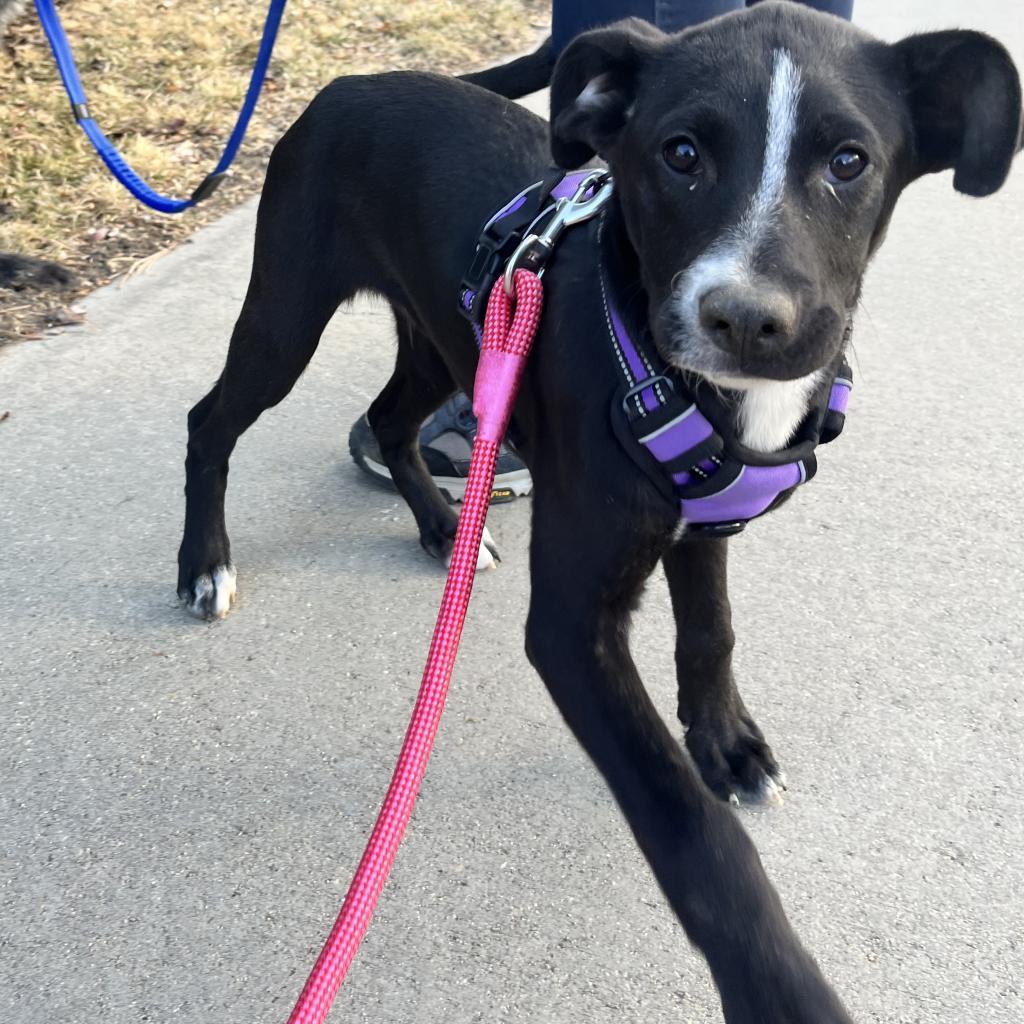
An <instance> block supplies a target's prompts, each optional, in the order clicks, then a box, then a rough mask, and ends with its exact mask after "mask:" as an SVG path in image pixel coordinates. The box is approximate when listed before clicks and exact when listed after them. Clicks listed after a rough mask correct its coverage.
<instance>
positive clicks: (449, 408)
mask: <svg viewBox="0 0 1024 1024" xmlns="http://www.w3.org/2000/svg"><path fill="white" fill-rule="evenodd" d="M475 437H476V417H475V416H474V415H473V406H472V404H471V403H470V401H469V399H468V398H467V397H466V396H465V395H462V394H458V395H456V396H455V397H454V398H450V399H448V401H447V402H445V403H444V405H442V406H441V408H440V409H438V410H437V412H435V413H434V415H433V416H431V417H430V419H428V420H427V421H426V423H424V424H423V427H422V429H421V430H420V454H421V455H422V456H423V461H424V462H425V463H426V465H427V471H428V472H429V473H430V475H431V477H433V480H434V483H436V484H437V486H438V489H439V490H440V491H441V493H442V494H443V495H444V496H445V497H446V498H447V499H448V501H450V502H451V503H452V504H455V503H456V502H459V501H462V499H463V497H464V496H465V494H466V478H467V477H468V476H469V459H470V455H471V454H472V451H473V439H474V438H475ZM348 450H349V452H351V454H352V458H353V459H354V460H355V463H356V465H357V466H359V468H360V469H362V470H364V471H365V472H366V473H368V474H369V475H370V476H371V477H373V478H374V479H375V480H377V481H378V482H379V483H382V484H385V485H386V486H388V487H394V484H393V483H392V482H391V473H390V472H389V471H388V467H387V466H385V465H384V459H383V457H382V456H381V454H380V447H379V446H378V444H377V439H376V438H375V437H374V436H373V430H372V428H371V427H370V421H369V420H368V419H367V418H366V414H365V413H364V414H363V415H362V416H360V417H359V419H358V420H356V422H355V423H354V424H353V425H352V429H351V430H350V431H349V435H348ZM532 490H533V480H532V479H531V478H530V471H529V470H528V469H527V468H526V466H525V465H524V464H523V461H522V460H521V459H520V458H519V456H518V455H516V453H515V452H514V451H513V450H512V449H511V448H510V447H509V446H508V444H503V445H502V446H501V450H500V451H499V453H498V465H497V469H496V471H495V475H494V488H493V489H492V491H491V504H492V505H494V504H498V503H500V502H505V501H514V500H515V499H516V498H518V497H520V496H521V495H525V494H529V493H530V491H532Z"/></svg>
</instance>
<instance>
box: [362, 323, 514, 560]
mask: <svg viewBox="0 0 1024 1024" xmlns="http://www.w3.org/2000/svg"><path fill="white" fill-rule="evenodd" d="M395 323H396V326H397V329H398V354H397V356H396V358H395V369H394V373H392V375H391V379H390V380H389V381H388V382H387V384H386V385H385V386H384V389H383V390H382V391H381V393H380V394H379V395H378V396H377V398H376V399H374V401H373V403H372V404H371V406H370V408H369V410H368V412H367V419H368V421H369V425H370V428H371V429H372V430H373V433H374V436H375V437H376V439H377V444H378V445H379V447H380V452H381V456H382V458H383V459H384V463H385V465H386V466H387V468H388V472H389V473H390V474H391V479H392V481H393V482H394V484H395V486H396V487H397V488H398V491H399V493H400V494H401V495H402V497H403V498H404V499H405V501H406V503H407V504H408V506H409V508H410V510H411V511H412V514H413V517H414V518H415V520H416V526H417V527H418V529H419V533H420V544H421V545H422V546H423V549H424V550H425V551H426V552H427V553H428V554H430V555H432V556H433V557H434V558H437V559H439V560H440V561H442V562H444V564H445V565H447V564H448V563H449V561H450V560H451V554H452V547H453V544H454V540H455V528H456V527H457V526H458V522H459V517H458V516H457V515H456V513H455V512H454V510H453V509H452V508H451V506H450V505H449V504H448V502H447V501H445V499H444V497H443V495H442V494H441V492H440V491H439V490H438V488H437V485H436V484H435V483H434V481H433V480H432V479H431V477H430V473H429V472H428V471H427V467H426V466H425V464H424V462H423V458H422V456H421V455H420V447H419V431H420V427H421V426H422V425H423V421H424V420H425V419H426V418H427V417H428V416H429V415H430V414H431V413H432V412H434V410H435V409H437V408H438V407H439V406H440V405H441V403H442V402H444V401H445V399H447V398H448V397H449V396H450V395H452V394H453V393H454V391H455V383H454V381H453V380H452V376H451V373H450V372H449V370H448V367H447V366H446V365H445V363H444V361H443V360H442V359H441V356H440V354H439V353H438V350H437V348H436V347H435V346H434V344H433V343H432V342H431V341H430V339H429V338H428V337H427V336H426V335H425V334H424V333H423V332H422V331H420V330H419V329H417V328H416V326H415V325H414V324H413V323H412V321H411V320H410V319H409V318H408V317H407V316H406V315H404V314H403V313H401V312H399V311H398V310H396V311H395ZM497 557H498V552H497V550H496V549H495V547H494V544H493V542H492V541H491V538H490V534H489V533H487V532H486V531H485V533H484V541H483V543H482V544H481V547H480V553H479V556H478V559H477V568H478V569H487V568H492V567H493V566H494V563H495V559H496V558H497Z"/></svg>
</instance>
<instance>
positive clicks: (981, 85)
mask: <svg viewBox="0 0 1024 1024" xmlns="http://www.w3.org/2000/svg"><path fill="white" fill-rule="evenodd" d="M893 49H894V50H895V51H896V53H897V57H898V59H899V60H900V61H901V63H902V72H903V76H904V81H905V82H906V88H907V101H908V103H909V104H910V112H911V117H912V118H913V122H914V131H915V135H916V150H917V152H916V159H917V165H916V167H915V174H914V176H915V177H918V176H919V175H922V174H929V173H931V172H933V171H944V170H948V169H949V168H950V167H952V168H953V187H954V188H955V189H956V190H957V191H958V192H964V193H966V194H967V195H969V196H987V195H990V194H991V193H993V192H995V191H996V189H998V188H999V187H1000V186H1001V185H1002V184H1003V182H1004V181H1006V176H1007V175H1008V174H1009V172H1010V164H1011V163H1012V162H1013V157H1014V155H1015V154H1016V153H1017V151H1018V150H1019V149H1020V148H1021V85H1020V76H1019V75H1018V74H1017V68H1016V67H1015V66H1014V63H1013V60H1012V59H1011V58H1010V55H1009V53H1007V52H1006V50H1005V48H1004V47H1003V46H1002V45H1001V44H1000V43H998V42H996V40H994V39H992V38H991V37H990V36H987V35H984V34H983V33H981V32H969V31H958V30H954V31H947V32H929V33H926V34H923V35H916V36H910V37H909V38H907V39H904V40H903V41H902V42H899V43H896V44H895V45H894V47H893Z"/></svg>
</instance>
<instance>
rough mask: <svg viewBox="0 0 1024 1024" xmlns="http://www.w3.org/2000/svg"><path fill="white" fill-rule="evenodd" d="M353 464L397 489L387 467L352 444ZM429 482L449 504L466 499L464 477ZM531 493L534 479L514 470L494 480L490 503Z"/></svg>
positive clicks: (526, 473)
mask: <svg viewBox="0 0 1024 1024" xmlns="http://www.w3.org/2000/svg"><path fill="white" fill-rule="evenodd" d="M348 450H349V454H351V456H352V459H353V461H354V462H355V464H356V465H357V466H358V467H359V468H360V469H361V470H363V472H365V473H366V474H368V475H369V476H370V477H371V479H373V480H374V481H375V482H376V483H378V484H380V485H381V486H382V487H386V488H388V490H392V491H393V490H396V488H395V482H394V480H392V479H391V471H390V470H389V469H388V467H387V466H384V465H381V463H379V462H376V461H375V460H373V459H369V458H367V457H366V456H365V455H364V454H363V453H362V452H360V451H357V450H356V449H355V447H354V446H353V445H352V444H349V449H348ZM431 480H433V481H434V483H435V484H437V489H438V490H439V491H440V492H441V493H442V494H443V495H444V496H445V500H446V501H447V502H448V504H449V505H458V504H460V503H461V502H462V500H463V498H465V496H466V478H465V477H460V476H434V477H431ZM532 490H533V478H532V477H531V476H530V471H529V470H528V469H517V470H515V471H514V472H512V473H501V474H499V475H498V476H496V477H495V478H494V486H493V487H492V488H491V504H492V505H503V504H505V503H506V502H509V501H515V500H516V498H523V497H526V495H528V494H529V493H530V492H531V491H532Z"/></svg>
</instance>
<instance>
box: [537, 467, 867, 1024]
mask: <svg viewBox="0 0 1024 1024" xmlns="http://www.w3.org/2000/svg"><path fill="white" fill-rule="evenodd" d="M535 468H536V467H535ZM534 480H535V482H536V490H535V492H534V509H533V539H532V542H531V551H530V555H531V557H530V565H531V585H532V593H531V599H530V614H529V622H528V626H527V651H528V654H529V656H530V660H531V661H532V662H533V664H534V666H535V667H536V668H537V670H538V672H540V674H541V676H542V677H543V679H544V682H545V684H546V685H547V687H548V689H549V691H550V692H551V695H552V696H553V697H554V700H555V702H556V704H557V705H558V708H559V710H560V711H561V712H562V715H563V716H564V717H565V719H566V721H567V722H568V724H569V726H570V728H571V729H572V731H573V732H574V733H575V735H576V737H577V739H578V740H579V741H580V743H581V744H582V745H583V747H584V749H585V750H586V751H587V753H588V754H589V755H590V757H591V758H592V759H593V761H594V763H595V765H596V766H597V768H598V769H599V770H600V771H601V773H602V774H603V775H604V777H605V779H606V780H607V782H608V785H609V787H610V788H611V790H612V793H613V794H614V796H615V799H616V801H617V802H618V804H619V806H620V808H621V809H622V812H623V814H624V815H625V818H626V820H627V822H628V823H629V826H630V828H631V829H632V831H633V834H634V835H635V836H636V839H637V842H638V843H639V845H640V848H641V850H642V851H643V853H644V856H645V857H646V858H647V860H648V862H649V863H650V865H651V868H652V869H653V871H654V874H655V876H656V878H657V880H658V884H659V885H660V886H661V888H662V891H663V892H664V893H665V896H666V897H667V899H668V901H669V903H670V904H671V906H672V908H673V910H674V911H675V913H676V915H677V916H678V917H679V920H680V921H681V923H682V925H683V927H684V928H685V930H686V933H687V935H688V936H689V937H690V939H691V940H692V941H693V942H694V943H695V944H696V945H697V947H698V948H699V949H700V951H701V952H702V953H703V955H704V956H705V957H706V958H707V961H708V965H709V966H710V968H711V972H712V975H713V977H714V980H715V983H716V985H717V986H718V990H719V994H720V996H721V999H722V1008H723V1011H724V1014H725V1020H726V1021H727V1024H768V1022H771V1024H850V1018H849V1017H848V1016H847V1014H846V1013H845V1011H844V1010H843V1007H842V1005H841V1004H840V1002H839V1000H838V999H837V997H836V996H835V994H834V993H833V992H832V990H831V989H830V988H829V986H828V983H827V982H826V981H825V979H824V978H823V976H822V974H821V972H820V971H819V969H818V967H817V965H816V964H815V963H814V961H813V959H812V958H811V957H810V955H809V954H808V953H807V952H806V951H805V950H804V949H803V947H802V946H801V944H800V942H799V940H798V938H797V936H796V935H795V933H794V932H793V929H792V927H791V926H790V924H789V922H788V921H787V919H786V915H785V912H784V911H783V908H782V905H781V903H780V901H779V898H778V895H777V894H776V892H775V890H774V889H773V887H772V885H771V883H770V882H769V880H768V878H767V876H766V875H765V872H764V869H763V867H762V865H761V861H760V859H759V857H758V855H757V851H756V850H755V849H754V846H753V843H752V842H751V841H750V839H749V837H748V836H747V835H746V833H745V832H744V830H743V828H742V827H741V825H740V824H739V822H738V821H737V819H736V816H735V814H734V812H733V811H732V809H731V808H730V807H729V806H728V805H726V804H724V803H722V802H720V801H719V800H717V799H716V798H715V797H714V796H713V794H712V793H711V791H710V790H709V789H708V788H707V787H706V786H704V784H703V783H702V782H701V780H700V777H699V776H698V774H697V772H696V771H695V769H694V767H693V765H692V763H691V762H690V760H689V758H687V756H686V754H685V753H684V752H683V750H682V749H681V748H680V747H679V745H678V744H677V743H676V741H675V740H674V739H673V737H672V735H671V733H670V732H669V730H668V728H667V726H666V725H665V723H664V722H663V721H662V720H661V718H660V716H659V715H658V713H657V710H656V709H655V707H654V705H653V704H652V702H651V699H650V697H649V696H648V694H647V692H646V690H645V689H644V686H643V684H642V682H641V680H640V677H639V675H638V673H637V670H636V666H635V665H634V663H633V660H632V658H631V657H630V653H629V648H628V628H627V627H628V615H629V611H630V609H631V608H632V607H633V606H634V605H635V602H636V599H637V596H638V594H639V591H640V588H641V587H642V585H643V581H644V580H645V578H646V576H647V575H648V573H649V572H650V571H651V569H652V568H653V567H654V565H655V563H656V561H657V558H658V554H659V551H658V550H657V547H656V545H655V544H653V543H652V542H651V541H650V538H648V539H647V540H646V541H645V540H644V539H643V538H642V537H638V532H637V530H636V523H635V520H630V519H629V518H628V517H626V516H622V517H621V518H619V519H614V518H613V517H614V516H615V513H614V511H613V510H611V509H609V511H608V512H607V513H606V514H605V515H602V516H595V515H594V506H593V503H592V502H590V501H581V500H576V501H571V500H570V501H561V500H558V501H553V500H551V499H550V497H547V492H546V489H545V486H544V484H545V481H544V480H542V479H539V478H538V474H537V473H536V472H535V474H534Z"/></svg>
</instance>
